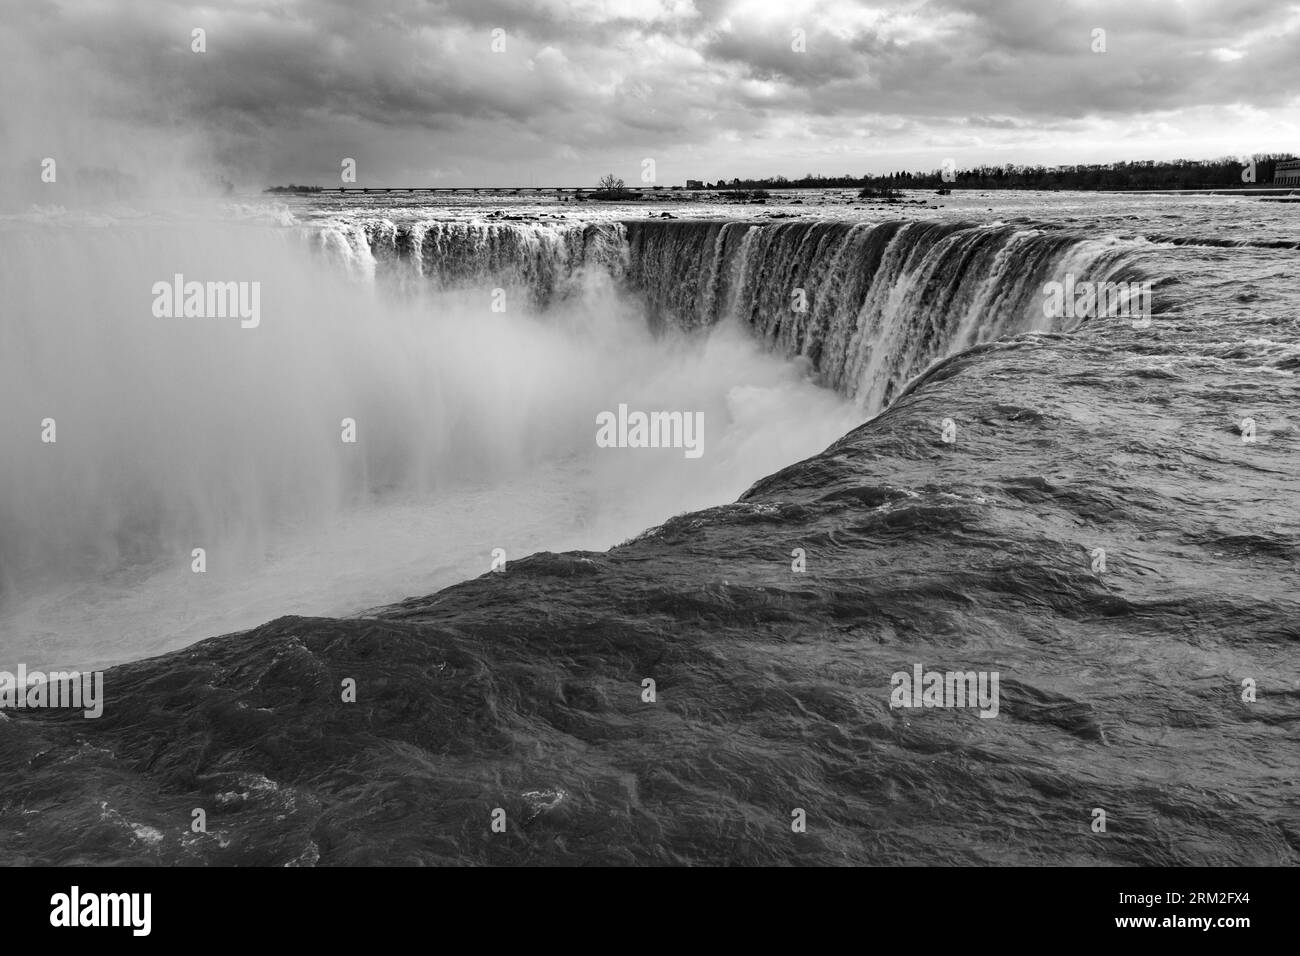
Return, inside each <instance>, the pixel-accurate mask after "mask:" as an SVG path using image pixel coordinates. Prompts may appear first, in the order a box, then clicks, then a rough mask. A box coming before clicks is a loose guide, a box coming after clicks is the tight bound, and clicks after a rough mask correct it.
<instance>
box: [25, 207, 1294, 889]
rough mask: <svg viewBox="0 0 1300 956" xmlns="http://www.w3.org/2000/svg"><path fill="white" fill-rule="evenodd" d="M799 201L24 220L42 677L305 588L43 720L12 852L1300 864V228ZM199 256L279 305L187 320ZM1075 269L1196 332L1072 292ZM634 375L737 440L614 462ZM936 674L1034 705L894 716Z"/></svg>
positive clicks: (31, 517) (1081, 279)
mask: <svg viewBox="0 0 1300 956" xmlns="http://www.w3.org/2000/svg"><path fill="white" fill-rule="evenodd" d="M778 198H779V200H780V201H778V202H771V203H768V204H766V205H764V206H744V207H735V206H721V205H709V204H700V203H686V202H671V201H665V202H657V203H653V204H650V205H649V206H648V207H647V206H646V205H644V204H643V205H639V206H632V205H627V206H606V207H598V208H593V207H592V206H590V205H589V204H573V203H568V204H550V203H545V202H538V201H535V200H530V199H516V200H508V201H504V202H502V203H500V204H498V207H496V208H494V209H487V208H485V207H483V206H482V205H474V204H472V203H469V202H467V201H465V200H455V199H453V200H440V201H438V202H435V203H425V204H423V205H409V206H399V205H396V203H397V202H399V201H400V200H398V199H395V198H394V197H382V198H381V197H377V196H369V197H365V198H358V199H349V200H340V199H313V200H294V201H292V202H290V203H289V204H288V205H279V206H275V207H269V206H258V205H256V204H246V205H243V206H233V207H229V208H227V209H226V210H224V212H223V215H222V216H221V217H220V218H219V219H218V220H216V221H212V220H209V219H207V218H201V217H194V216H192V217H188V218H184V219H182V218H178V217H159V216H156V215H149V216H144V215H138V216H127V215H124V214H122V213H121V212H120V211H119V212H118V213H117V214H115V215H104V216H101V217H99V218H97V219H94V220H88V219H87V218H86V217H85V216H83V215H80V214H74V213H67V212H62V211H57V210H45V211H42V212H40V213H38V214H32V215H28V216H24V217H15V218H11V219H10V220H7V221H5V222H4V223H3V224H2V225H0V232H3V234H4V235H5V237H6V250H7V252H6V255H5V256H4V257H3V259H4V261H3V263H0V282H2V285H3V288H4V290H5V300H6V306H7V309H6V316H5V318H4V320H3V322H0V363H3V373H4V374H3V375H0V410H2V412H0V415H2V417H0V438H3V440H4V442H5V448H6V454H5V456H4V458H3V459H0V651H2V652H3V655H4V657H5V659H6V660H9V661H12V662H14V663H13V664H5V665H4V666H5V667H8V668H10V669H12V667H13V666H15V665H16V663H17V662H24V663H26V664H27V665H28V666H31V667H35V666H62V667H72V666H86V665H92V664H97V663H106V662H118V661H134V660H137V659H138V658H141V657H144V656H146V655H151V654H158V653H161V652H165V651H173V650H175V649H177V648H182V647H185V646H186V645H190V644H192V642H193V641H194V640H196V639H199V638H202V637H206V636H209V635H215V634H223V633H226V632H232V631H237V630H242V629H245V628H251V627H254V626H255V625H259V624H262V622H264V621H268V620H271V619H272V618H279V619H278V620H274V621H272V622H271V623H269V624H266V625H265V626H261V627H256V628H255V629H254V630H251V631H247V632H246V633H242V634H229V635H228V636H225V637H221V638H217V639H215V640H212V641H208V642H205V643H203V644H200V645H197V646H194V647H189V648H187V649H185V650H179V651H176V652H175V653H171V654H168V655H167V656H164V657H160V658H155V659H153V660H147V661H142V662H137V663H129V664H124V665H123V666H120V667H116V668H114V669H112V670H110V671H109V672H108V674H107V675H106V687H107V691H106V693H107V701H106V707H105V714H104V716H103V717H101V718H99V719H98V720H94V721H84V720H81V719H79V718H76V719H74V718H71V717H69V716H68V715H67V714H63V713H44V712H35V711H33V712H25V713H23V714H20V715H18V716H11V718H10V720H8V721H6V722H5V723H4V724H0V731H3V732H2V733H0V741H3V745H2V746H3V748H4V751H5V757H6V761H7V763H8V764H9V765H10V766H13V767H15V768H18V769H16V770H15V771H14V772H13V773H12V774H11V775H10V776H9V778H8V779H7V782H6V784H5V787H4V788H3V811H2V812H0V830H2V831H4V832H6V833H7V837H6V842H8V843H10V844H11V845H13V846H21V847H22V848H23V850H22V852H23V854H25V856H26V858H27V859H29V860H30V861H33V862H70V861H74V860H81V861H90V862H122V861H150V860H152V861H164V862H175V861H193V862H198V861H205V862H213V863H220V862H242V863H277V864H279V863H290V862H293V863H308V864H310V863H317V862H319V863H345V862H360V863H377V862H534V863H545V862H607V863H608V862H662V863H674V862H711V863H756V862H820V863H836V862H856V863H908V862H924V863H939V862H943V863H966V862H983V863H1027V862H1054V863H1060V862H1066V863H1068V862H1102V863H1153V864H1180V863H1208V864H1219V863H1295V862H1297V861H1300V795H1298V794H1297V793H1296V778H1297V753H1300V751H1298V750H1297V743H1300V741H1298V740H1297V732H1296V728H1297V724H1296V721H1297V705H1298V704H1300V663H1297V659H1296V653H1295V649H1296V642H1297V639H1298V638H1300V625H1298V624H1297V623H1296V621H1297V617H1296V612H1297V609H1298V607H1297V605H1298V604H1300V602H1298V601H1297V599H1296V597H1295V595H1296V593H1297V584H1300V575H1298V574H1297V565H1296V561H1297V557H1298V555H1300V504H1298V502H1300V496H1298V494H1297V493H1298V492H1300V481H1298V480H1297V478H1296V467H1295V456H1296V448H1297V439H1298V437H1300V436H1298V435H1297V424H1298V423H1297V421H1296V417H1297V414H1298V412H1297V409H1300V401H1298V399H1300V388H1298V387H1297V379H1296V373H1297V369H1300V330H1298V323H1300V317H1298V315H1297V301H1298V300H1297V295H1296V292H1295V286H1294V277H1295V275H1296V272H1297V266H1298V265H1300V251H1298V250H1300V226H1298V225H1297V224H1296V218H1295V217H1296V211H1295V210H1296V208H1297V207H1296V206H1295V205H1288V204H1280V203H1267V202H1261V201H1259V200H1250V199H1242V198H1223V197H1190V196H1189V197H1169V196H1096V195H1086V196H1085V195H1078V194H1062V195H1029V194H1005V195H999V194H992V193H991V194H987V195H975V194H959V195H957V196H953V197H942V198H939V197H931V196H917V197H915V198H917V199H922V200H924V203H922V204H918V205H910V206H902V207H898V206H894V207H885V206H875V207H872V206H869V205H867V204H865V203H859V202H855V201H853V200H852V199H851V198H847V199H846V197H844V196H841V195H840V194H838V193H824V194H806V195H795V194H790V195H787V196H784V197H778ZM796 199H797V200H799V202H797V203H796V202H795V201H794V200H796ZM935 206H938V207H939V208H931V207H935ZM858 207H861V208H858ZM664 212H667V213H669V214H670V215H671V216H673V217H674V218H671V219H669V218H662V217H661V216H660V214H661V213H664ZM177 273H180V274H183V275H184V276H185V277H186V278H193V279H198V280H222V281H225V280H230V281H237V280H247V281H258V282H260V283H261V286H260V288H261V316H260V323H259V325H258V326H257V327H256V328H241V327H240V323H239V321H238V319H230V318H203V319H199V318H190V319H184V318H174V319H173V318H159V317H157V316H155V315H153V314H152V313H151V311H150V302H151V296H150V294H149V292H150V289H151V288H152V287H153V285H154V283H155V282H157V281H159V280H168V281H170V280H171V278H172V277H173V275H174V274H177ZM1067 277H1068V279H1069V281H1070V282H1071V283H1096V284H1103V283H1126V284H1127V283H1132V284H1135V285H1137V284H1146V286H1147V288H1149V289H1150V301H1151V306H1152V311H1151V314H1150V316H1144V317H1139V318H1138V319H1136V320H1133V319H1131V318H1130V317H1122V318H1121V317H1115V316H1097V317H1083V318H1080V317H1077V316H1076V317H1070V316H1051V315H1048V314H1046V313H1045V311H1044V308H1043V303H1044V299H1045V292H1044V290H1045V288H1047V287H1048V286H1049V285H1050V284H1051V283H1053V282H1059V281H1065V280H1066V279H1067ZM620 404H623V405H628V406H629V407H632V408H641V409H666V410H680V411H683V412H696V411H698V412H702V413H703V422H704V435H705V443H704V446H703V447H704V453H703V454H702V455H701V456H700V457H699V458H697V459H693V458H689V457H687V456H685V455H683V454H682V452H681V450H680V449H669V448H661V449H631V448H619V449H610V448H600V447H597V445H596V443H595V442H594V441H593V435H594V433H595V422H596V418H597V416H598V415H599V414H600V413H601V412H603V411H607V410H613V409H616V408H618V407H619V405H620ZM47 418H50V419H54V420H55V421H56V422H57V428H58V433H57V441H56V442H53V443H45V442H42V441H41V440H40V439H41V435H42V424H41V423H42V422H43V420H45V419H47ZM344 419H351V420H353V421H354V422H355V423H356V429H357V434H358V441H356V442H355V443H346V442H343V441H341V440H340V424H341V422H343V420H344ZM643 532H644V533H643ZM628 539H631V540H628ZM620 542H626V543H623V544H620ZM614 545H618V546H617V547H612V549H611V546H614ZM199 547H202V548H203V549H204V552H205V555H206V561H207V570H206V571H205V572H204V573H202V574H196V573H194V571H193V567H192V560H193V559H192V553H193V549H194V548H199ZM496 549H501V551H502V552H503V553H504V555H505V557H506V558H507V565H506V567H505V570H504V571H503V572H502V573H487V574H485V572H487V571H488V569H489V567H490V563H491V562H492V560H493V553H494V551H495V550H496ZM572 549H584V550H582V551H578V552H574V551H572ZM606 549H610V550H606ZM534 551H542V552H544V553H542V554H538V555H536V556H533V557H526V555H529V554H530V553H531V552H534ZM560 552H572V553H560ZM457 582H463V583H457ZM449 585H455V586H454V587H451V588H450V589H449V590H440V589H442V588H446V587H447V586H449ZM425 594H427V595H430V596H428V597H411V598H409V599H408V600H405V601H402V602H401V603H394V602H398V601H400V600H401V599H403V598H406V597H407V596H408V595H425ZM380 605H388V606H387V607H385V608H381V609H378V610H372V611H367V612H365V613H360V612H362V611H364V609H366V608H377V607H378V606H380ZM286 614H291V615H304V616H300V617H284V618H281V615H286ZM917 667H919V668H920V669H921V670H922V671H923V672H924V671H929V670H936V671H940V672H948V671H959V672H968V671H969V672H977V673H980V674H994V673H996V674H997V675H998V676H999V679H1000V685H999V686H1000V704H999V707H998V711H997V716H996V718H995V719H981V717H980V715H979V713H978V712H976V711H975V710H974V709H970V708H967V709H961V708H928V707H917V708H908V707H899V706H894V707H891V701H893V702H894V703H895V704H897V702H898V699H897V697H896V696H895V690H896V684H897V682H896V681H895V680H894V677H895V675H897V674H900V673H902V674H911V673H913V672H914V669H915V668H917ZM345 679H353V680H355V681H356V682H357V686H358V693H357V702H356V703H355V704H341V703H340V697H339V686H340V683H341V682H342V681H344V680H345ZM646 680H651V681H653V682H654V687H655V699H654V701H653V702H651V701H650V700H647V699H646V690H645V685H644V681H646ZM1247 687H1250V688H1253V691H1254V692H1253V694H1252V693H1248V692H1247V690H1245V689H1244V688H1247ZM38 754H39V755H41V756H40V757H39V758H38V757H37V755H38ZM55 781H57V782H58V784H59V786H60V788H61V789H60V790H59V795H58V796H57V797H56V796H53V795H51V794H52V793H53V790H52V789H51V784H52V783H53V782H55ZM110 782H111V787H110V786H109V784H110ZM196 806H204V807H208V808H209V812H210V814H211V818H210V819H211V822H210V825H209V831H210V832H209V833H208V834H204V835H200V834H194V833H191V832H190V830H189V822H190V812H191V809H192V808H193V807H196ZM498 807H500V808H503V809H505V810H506V813H507V816H508V817H509V818H510V819H511V820H512V821H515V824H514V826H513V827H512V828H511V829H510V830H509V831H508V834H506V835H500V836H501V838H500V839H494V836H493V834H491V832H490V830H489V822H490V821H489V815H490V813H491V811H492V810H493V809H494V808H498ZM1099 809H1100V810H1104V811H1105V814H1106V818H1107V821H1108V822H1107V827H1106V829H1105V831H1104V832H1099V831H1097V830H1096V829H1095V820H1096V819H1097V814H1096V811H1097V810H1099ZM796 810H803V811H804V812H805V814H806V818H807V821H808V822H807V832H806V833H794V832H792V831H791V827H790V820H791V815H792V813H793V812H794V811H796ZM32 811H40V812H39V813H33V812H32Z"/></svg>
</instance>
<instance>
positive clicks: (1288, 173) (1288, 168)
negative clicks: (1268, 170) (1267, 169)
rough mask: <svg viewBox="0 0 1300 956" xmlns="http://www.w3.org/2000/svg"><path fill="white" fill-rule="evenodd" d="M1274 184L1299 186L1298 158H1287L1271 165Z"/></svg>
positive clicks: (1299, 170) (1299, 160)
mask: <svg viewBox="0 0 1300 956" xmlns="http://www.w3.org/2000/svg"><path fill="white" fill-rule="evenodd" d="M1273 185H1274V186H1300V159H1288V160H1284V161H1283V162H1280V163H1278V164H1277V165H1276V166H1274V167H1273Z"/></svg>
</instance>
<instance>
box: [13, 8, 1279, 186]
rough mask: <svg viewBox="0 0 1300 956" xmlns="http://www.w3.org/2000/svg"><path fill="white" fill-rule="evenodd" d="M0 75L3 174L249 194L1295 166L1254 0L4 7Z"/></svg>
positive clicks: (1267, 35)
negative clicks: (216, 187) (37, 164)
mask: <svg viewBox="0 0 1300 956" xmlns="http://www.w3.org/2000/svg"><path fill="white" fill-rule="evenodd" d="M195 28H202V29H203V30H204V31H206V45H207V50H206V52H203V53H195V52H192V50H191V45H192V38H191V37H192V34H191V31H192V30H193V29H195ZM494 30H503V31H504V45H505V49H504V52H494V51H493V49H492V45H493V31H494ZM1096 30H1104V31H1105V36H1104V42H1105V52H1094V47H1096V46H1099V42H1098V39H1097V36H1096V35H1095V33H1094V31H1096ZM796 31H803V33H802V36H803V39H802V42H800V41H799V38H798V37H797V36H796ZM498 45H499V43H498ZM796 47H802V49H796ZM0 70H2V71H3V78H4V83H3V104H0V123H2V124H3V129H0V135H3V137H4V139H5V147H4V148H5V149H6V151H7V152H8V153H9V154H11V159H14V160H20V161H21V162H22V163H29V162H30V161H31V159H32V158H33V157H35V158H36V160H37V161H39V159H40V158H41V157H45V156H52V155H57V156H58V157H59V161H60V163H62V164H63V168H76V167H78V166H98V167H103V168H123V169H132V170H136V171H139V170H142V169H143V170H146V171H148V170H150V169H162V168H164V167H168V166H169V165H176V164H180V163H187V164H201V165H203V166H205V167H207V168H209V169H211V170H214V171H216V172H218V173H221V174H223V175H225V176H226V177H228V178H229V179H231V180H233V181H235V182H236V183H237V184H239V185H240V186H241V187H248V188H253V187H256V188H260V187H262V186H264V185H270V184H274V183H287V182H290V181H292V182H297V183H318V184H321V185H337V184H338V183H339V172H340V162H341V160H342V159H343V158H344V157H352V158H355V159H356V161H357V164H358V184H359V185H475V184H481V185H495V184H502V185H507V184H523V185H527V184H529V183H533V184H538V185H587V184H592V183H594V182H595V180H596V179H597V178H598V177H599V176H600V175H601V174H602V173H605V172H609V171H614V172H616V173H618V174H619V175H620V176H622V177H624V178H625V179H627V180H628V181H629V182H640V180H641V170H642V160H644V159H646V158H651V159H653V160H654V161H655V172H656V175H657V181H658V182H659V183H661V184H665V185H673V184H680V183H682V182H683V181H684V180H685V179H687V178H688V177H689V178H692V179H708V180H716V179H719V178H724V177H725V178H728V179H730V178H733V177H736V176H740V177H746V176H761V175H774V174H784V175H787V176H790V177H792V178H794V177H798V176H802V175H803V174H804V173H808V172H813V173H827V174H842V173H853V174H855V175H860V174H862V173H864V172H888V171H891V170H894V169H929V168H936V167H938V166H939V165H940V164H941V163H942V162H943V160H944V159H946V158H952V159H954V160H955V161H956V163H957V165H958V166H966V165H971V164H979V163H1004V162H1017V163H1023V162H1033V163H1037V162H1042V163H1047V164H1053V163H1062V162H1097V161H1108V160H1112V159H1125V158H1129V159H1144V158H1176V157H1180V156H1185V157H1193V158H1204V157H1213V156H1221V155H1228V154H1231V155H1241V154H1245V153H1249V152H1256V151H1265V152H1282V151H1288V152H1300V113H1298V112H1297V107H1298V106H1300V4H1296V3H1282V2H1266V0H1185V2H1181V0H1119V2H1109V0H1107V2H1101V3H1082V2H1073V0H927V2H910V3H886V4H869V3H855V2H847V0H605V2H600V0H532V2H523V0H463V2H462V0H444V2H424V0H368V2H365V0H284V2H274V3H267V2H215V3H208V4H201V5H198V4H187V3H169V2H167V0H63V2H46V0H24V2H18V0H14V2H11V3H7V4H6V5H5V12H4V15H3V24H2V25H0ZM160 175H161V173H160Z"/></svg>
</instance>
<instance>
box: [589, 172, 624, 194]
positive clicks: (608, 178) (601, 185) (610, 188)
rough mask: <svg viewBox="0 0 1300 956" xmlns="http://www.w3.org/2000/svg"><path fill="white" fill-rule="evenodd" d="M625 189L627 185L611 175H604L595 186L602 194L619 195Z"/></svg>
mask: <svg viewBox="0 0 1300 956" xmlns="http://www.w3.org/2000/svg"><path fill="white" fill-rule="evenodd" d="M626 187H627V183H625V182H623V180H621V179H619V178H618V177H617V176H615V175H614V174H613V173H606V174H605V175H604V176H602V177H601V178H600V182H598V183H597V184H596V188H597V189H598V190H600V191H601V192H603V193H621V192H622V191H623V190H624V189H625V188H626Z"/></svg>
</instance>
